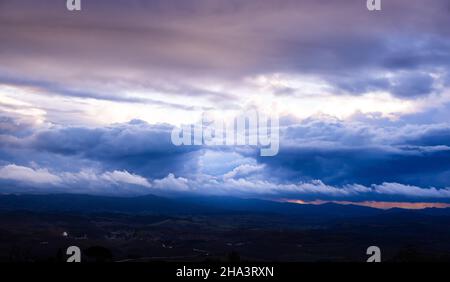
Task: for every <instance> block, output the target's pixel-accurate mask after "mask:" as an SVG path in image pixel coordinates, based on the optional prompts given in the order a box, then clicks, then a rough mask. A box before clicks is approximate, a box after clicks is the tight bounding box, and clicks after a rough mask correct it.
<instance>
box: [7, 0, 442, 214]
mask: <svg viewBox="0 0 450 282" xmlns="http://www.w3.org/2000/svg"><path fill="white" fill-rule="evenodd" d="M248 109H257V110H258V111H261V112H269V113H273V114H277V115H278V116H279V119H280V128H279V130H280V149H279V153H278V154H277V155H276V156H273V157H261V156H260V154H259V151H258V150H257V148H254V147H251V146H221V147H210V146H174V145H173V144H172V142H171V139H170V136H171V131H172V129H173V128H174V127H178V126H180V125H183V124H189V123H195V122H196V121H198V120H199V119H200V118H201V117H202V113H204V112H205V111H218V112H221V113H223V114H224V115H228V116H229V115H231V116H233V115H234V114H236V115H237V114H239V113H240V112H243V111H246V110H248ZM449 110H450V2H449V1H448V0H431V1H427V3H426V4H424V1H423V0H390V1H383V3H382V11H376V12H370V11H368V10H367V8H366V1H365V0H346V1H332V0H315V1H313V0H295V1H288V0H246V1H238V0H227V1H223V0H222V1H221V0H182V1H181V0H179V1H177V0H148V1H144V0H127V1H125V0H114V1H111V0H95V1H94V0H91V1H82V11H79V12H69V11H67V10H66V3H65V1H62V0H40V1H32V0H14V1H13V0H0V193H83V194H101V195H144V194H156V195H163V196H177V195H186V194H187V195H223V196H236V197H246V198H263V199H273V200H280V199H283V200H286V201H291V202H299V203H300V202H303V201H306V202H322V201H325V202H326V201H333V202H340V203H348V202H350V203H353V202H360V203H369V204H367V205H370V206H376V205H377V204H376V203H380V204H379V206H380V207H386V206H387V207H390V206H396V204H395V203H398V205H397V206H407V207H417V205H423V206H433V204H435V206H446V205H445V204H448V203H450V112H449ZM408 203H409V204H408Z"/></svg>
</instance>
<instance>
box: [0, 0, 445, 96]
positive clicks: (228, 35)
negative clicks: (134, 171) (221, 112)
mask: <svg viewBox="0 0 450 282" xmlns="http://www.w3.org/2000/svg"><path fill="white" fill-rule="evenodd" d="M84 5H85V7H84V10H83V11H82V12H81V13H78V14H75V13H69V12H67V11H65V7H64V5H63V4H61V3H59V2H56V1H50V0H48V1H40V2H39V4H36V1H26V0H21V1H2V10H1V11H0V23H1V25H0V41H1V42H2V45H1V46H0V56H1V57H0V58H1V60H2V65H3V67H4V68H6V69H8V70H10V71H15V72H17V73H21V74H23V75H28V77H30V78H31V79H33V80H34V81H35V82H36V84H39V81H43V82H45V81H51V80H57V81H58V83H60V84H66V83H69V82H70V84H77V85H78V87H79V91H78V90H77V91H73V90H72V91H67V90H66V91H64V89H59V88H58V89H55V90H60V92H61V93H62V94H64V93H65V94H67V95H69V96H70V95H73V94H75V95H83V94H85V95H88V94H87V93H90V91H89V88H88V87H89V86H90V85H86V84H85V82H86V81H87V80H88V81H89V79H88V78H89V77H90V76H95V77H96V79H97V81H105V80H106V81H114V80H123V81H124V82H126V83H128V84H129V85H136V84H141V83H142V84H144V85H145V81H151V82H152V83H147V84H149V85H150V87H149V89H151V88H152V87H151V85H152V84H153V87H156V88H160V89H161V90H163V91H165V92H166V93H167V94H171V90H170V87H162V86H161V85H159V86H158V84H156V86H155V84H154V82H155V81H158V80H160V81H177V82H178V83H179V87H175V88H177V89H175V91H176V92H177V93H184V95H186V96H190V95H193V96H199V95H200V96H206V97H210V96H213V97H215V98H219V99H221V101H222V102H226V101H227V100H230V99H229V98H230V96H229V93H221V92H214V91H210V90H207V89H201V88H199V87H195V86H194V84H195V83H194V81H196V82H198V81H199V80H200V81H202V82H211V83H214V82H221V83H223V82H224V81H228V83H231V84H232V83H236V82H240V80H241V79H242V78H243V77H247V76H252V75H258V74H265V73H274V72H286V73H290V74H312V75H316V76H318V77H320V78H322V79H324V80H326V81H329V82H331V83H333V84H335V86H336V91H339V90H350V93H353V94H360V91H364V90H367V91H368V90H371V89H380V90H387V91H389V90H391V91H393V94H394V95H397V96H399V97H403V98H405V97H407V98H414V97H417V96H420V95H426V94H429V92H431V91H432V90H433V88H432V87H431V84H432V81H430V79H431V77H426V74H427V73H429V72H436V71H437V70H439V69H442V68H446V69H447V68H448V62H449V61H450V55H449V51H448V50H449V45H450V43H449V40H448V38H449V37H448V35H449V30H448V26H450V17H449V12H448V2H447V1H445V0H436V1H433V2H432V3H429V4H428V5H423V4H422V2H421V1H419V0H414V1H407V0H397V1H389V2H388V1H387V3H384V7H383V8H384V10H383V11H382V12H380V13H369V12H368V11H367V10H366V6H365V1H360V0H350V1H344V2H342V1H341V2H337V1H328V0H326V1H325V0H322V1H312V0H304V1H289V0H282V1H278V0H277V1H275V0H263V1H216V0H213V1H206V0H188V1H161V0H154V1H138V0H135V1H113V2H112V1H95V2H92V1H87V3H84ZM124 10H126V11H127V12H126V13H124V12H123V11H124ZM293 27H295V28H293ZM44 69H45V71H43V70H44ZM405 70H407V71H414V72H415V74H412V75H417V72H423V73H424V74H422V77H421V79H420V82H421V83H419V82H417V81H416V80H415V79H414V77H409V78H406V77H405V78H404V80H401V81H399V82H398V83H397V84H395V83H394V82H390V83H387V82H386V81H383V79H382V78H381V77H380V75H383V74H384V73H385V72H401V71H405ZM352 77H354V78H352ZM411 81H414V82H415V83H412V82H411ZM43 82H40V83H43ZM143 82H144V83H143ZM366 82H367V83H368V84H369V85H367V86H364V84H365V83H366ZM358 84H360V86H358ZM396 85H399V87H398V88H396V87H395V86H396ZM402 86H404V87H402ZM416 86H417V87H416ZM404 88H409V90H408V91H407V90H406V89H404ZM61 90H62V91H61ZM172 90H174V89H172ZM419 90H420V91H419ZM88 96H90V95H88ZM92 96H94V95H92ZM97 96H99V95H97ZM149 96H150V97H148V98H149V99H151V94H149ZM116 99H125V98H123V97H122V96H121V95H117V97H116Z"/></svg>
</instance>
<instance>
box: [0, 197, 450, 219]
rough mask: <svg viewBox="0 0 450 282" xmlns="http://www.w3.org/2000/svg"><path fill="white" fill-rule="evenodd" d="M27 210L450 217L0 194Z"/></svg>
mask: <svg viewBox="0 0 450 282" xmlns="http://www.w3.org/2000/svg"><path fill="white" fill-rule="evenodd" d="M15 210H29V211H33V212H80V213H98V212H120V213H144V214H222V213H257V214H280V215H288V216H289V215H292V216H299V217H312V218H314V217H326V218H346V217H366V216H376V215H382V214H386V215H387V214H393V213H395V214H400V213H406V214H424V215H434V216H447V215H450V209H434V208H427V209H424V210H401V209H392V210H387V211H385V210H379V209H375V208H370V207H362V206H355V205H339V204H332V203H329V204H323V205H300V204H294V203H284V202H274V201H268V200H258V199H241V198H233V197H217V196H215V197H185V198H164V197H159V196H154V195H147V196H139V197H108V196H92V195H78V194H50V195H31V194H23V195H0V211H15Z"/></svg>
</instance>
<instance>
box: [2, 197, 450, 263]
mask: <svg viewBox="0 0 450 282" xmlns="http://www.w3.org/2000/svg"><path fill="white" fill-rule="evenodd" d="M63 234H64V236H63ZM449 238H450V212H449V210H448V209H425V210H420V211H410V210H400V209H392V210H387V211H383V210H378V209H373V208H366V207H359V206H351V205H345V206H344V205H337V204H326V205H320V206H317V205H298V204H291V203H279V202H271V201H263V200H255V199H237V198H223V197H198V198H194V197H190V198H177V199H173V198H170V199H169V198H162V197H157V196H143V197H134V198H130V197H128V198H118V197H103V196H86V195H3V196H0V261H61V260H64V257H65V249H66V248H67V247H68V246H71V245H75V246H79V247H80V248H81V249H82V250H83V258H84V260H111V261H122V260H126V261H155V260H156V261H228V260H233V261H236V260H241V261H364V260H365V259H366V258H367V255H366V253H365V252H366V249H367V247H369V246H372V245H375V246H379V247H380V248H381V250H382V253H383V259H384V260H388V261H449V260H450V256H449V254H450V241H449V240H448V239H449ZM92 248H93V249H92ZM92 250H102V251H101V252H95V251H92ZM92 253H94V255H92ZM96 253H102V254H108V256H107V257H101V258H99V257H96V255H95V254H96Z"/></svg>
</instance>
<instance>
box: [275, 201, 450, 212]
mask: <svg viewBox="0 0 450 282" xmlns="http://www.w3.org/2000/svg"><path fill="white" fill-rule="evenodd" d="M281 201H282V202H289V203H294V204H301V205H323V204H327V203H334V204H339V205H355V206H364V207H371V208H376V209H383V210H388V209H392V208H400V209H410V210H421V209H426V208H439V209H444V208H450V204H449V203H413V202H377V201H364V202H351V201H321V200H315V201H303V200H291V199H285V200H281Z"/></svg>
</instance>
